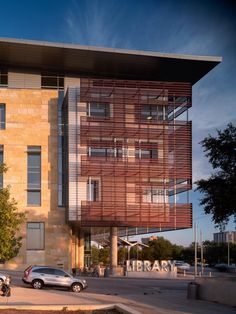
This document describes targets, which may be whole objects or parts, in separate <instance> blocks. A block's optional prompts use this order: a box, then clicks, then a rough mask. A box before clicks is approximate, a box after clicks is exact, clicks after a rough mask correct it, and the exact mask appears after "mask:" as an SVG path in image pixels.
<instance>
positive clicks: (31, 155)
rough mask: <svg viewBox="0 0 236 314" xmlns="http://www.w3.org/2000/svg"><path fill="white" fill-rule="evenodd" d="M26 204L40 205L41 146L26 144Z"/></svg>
mask: <svg viewBox="0 0 236 314" xmlns="http://www.w3.org/2000/svg"><path fill="white" fill-rule="evenodd" d="M27 153H28V164H27V205H33V206H40V205H41V147H40V146H28V150H27Z"/></svg>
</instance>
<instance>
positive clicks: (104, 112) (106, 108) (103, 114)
mask: <svg viewBox="0 0 236 314" xmlns="http://www.w3.org/2000/svg"><path fill="white" fill-rule="evenodd" d="M93 106H94V107H93ZM95 106H97V108H96V107H95ZM100 106H101V108H99V107H100ZM110 106H111V104H110V103H106V102H101V103H100V102H95V101H91V102H88V103H87V116H88V117H91V118H110V117H111V108H110Z"/></svg>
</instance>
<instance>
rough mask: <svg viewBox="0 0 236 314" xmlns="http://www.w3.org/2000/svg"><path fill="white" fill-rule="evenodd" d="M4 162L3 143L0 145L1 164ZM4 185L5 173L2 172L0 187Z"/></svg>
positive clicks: (0, 174)
mask: <svg viewBox="0 0 236 314" xmlns="http://www.w3.org/2000/svg"><path fill="white" fill-rule="evenodd" d="M2 163H3V145H0V165H1V164H2ZM2 187H3V174H2V173H0V188H2Z"/></svg>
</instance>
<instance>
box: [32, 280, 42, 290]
mask: <svg viewBox="0 0 236 314" xmlns="http://www.w3.org/2000/svg"><path fill="white" fill-rule="evenodd" d="M31 285H32V287H33V288H34V289H42V288H43V282H42V280H40V279H35V280H33V281H32V283H31Z"/></svg>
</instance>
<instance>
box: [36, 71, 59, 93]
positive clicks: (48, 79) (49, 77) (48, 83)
mask: <svg viewBox="0 0 236 314" xmlns="http://www.w3.org/2000/svg"><path fill="white" fill-rule="evenodd" d="M41 87H42V88H43V89H60V90H62V89H64V77H63V76H62V75H58V74H55V73H42V74H41Z"/></svg>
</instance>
